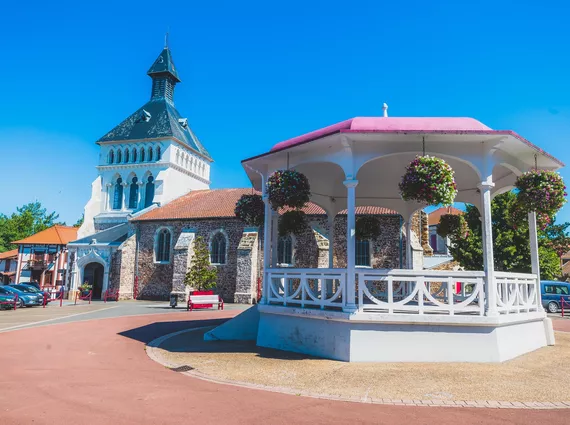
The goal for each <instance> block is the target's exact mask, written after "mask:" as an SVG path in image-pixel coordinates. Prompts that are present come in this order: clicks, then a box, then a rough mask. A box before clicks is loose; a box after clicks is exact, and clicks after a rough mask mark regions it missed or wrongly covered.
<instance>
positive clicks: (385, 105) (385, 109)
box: [382, 103, 388, 117]
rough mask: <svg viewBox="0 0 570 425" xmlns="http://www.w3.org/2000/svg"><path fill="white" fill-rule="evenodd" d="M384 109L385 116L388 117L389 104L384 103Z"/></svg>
mask: <svg viewBox="0 0 570 425" xmlns="http://www.w3.org/2000/svg"><path fill="white" fill-rule="evenodd" d="M382 111H384V116H385V117H387V116H388V104H387V103H384V104H383V105H382Z"/></svg>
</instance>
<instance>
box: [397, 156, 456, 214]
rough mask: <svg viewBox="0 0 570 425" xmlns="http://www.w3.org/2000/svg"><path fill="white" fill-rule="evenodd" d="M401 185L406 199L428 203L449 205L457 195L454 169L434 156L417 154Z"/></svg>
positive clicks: (403, 196)
mask: <svg viewBox="0 0 570 425" xmlns="http://www.w3.org/2000/svg"><path fill="white" fill-rule="evenodd" d="M399 187H400V194H401V195H402V199H403V200H404V201H417V202H420V203H425V204H427V205H440V204H441V205H444V206H449V205H451V204H453V201H454V199H455V197H456V196H457V185H456V184H455V179H454V178H453V169H452V168H451V167H450V166H449V164H448V163H447V162H445V161H444V160H443V159H441V158H436V157H434V156H416V159H414V160H413V161H412V162H411V163H410V165H408V167H407V168H406V174H404V175H403V177H402V181H401V182H400V184H399Z"/></svg>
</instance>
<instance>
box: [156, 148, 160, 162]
mask: <svg viewBox="0 0 570 425" xmlns="http://www.w3.org/2000/svg"><path fill="white" fill-rule="evenodd" d="M160 154H161V151H160V146H157V147H156V160H157V161H160Z"/></svg>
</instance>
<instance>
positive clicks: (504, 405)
mask: <svg viewBox="0 0 570 425" xmlns="http://www.w3.org/2000/svg"><path fill="white" fill-rule="evenodd" d="M214 327H215V326H202V327H199V328H192V329H185V330H181V331H178V332H173V333H170V334H166V335H163V336H161V337H159V338H156V339H154V340H152V341H151V342H149V343H148V344H147V345H146V347H145V351H146V354H147V356H148V357H149V358H150V359H151V360H153V361H155V362H157V363H158V364H160V365H162V366H165V367H167V368H168V369H171V370H174V369H178V368H181V367H183V366H185V365H180V364H175V363H171V362H169V361H167V360H164V359H163V358H162V356H161V355H160V352H159V351H158V349H159V348H160V345H161V344H162V343H163V342H164V341H166V340H168V339H170V338H173V337H175V336H178V335H181V334H183V333H187V332H194V331H198V330H203V329H213V328H214ZM178 373H181V374H183V375H186V376H190V377H192V378H197V379H201V380H203V381H207V382H212V383H214V384H223V385H231V386H234V387H241V388H248V389H253V390H261V391H269V392H274V393H281V394H288V395H295V396H303V397H310V398H316V399H321V400H332V401H344V402H352V403H366V404H380V405H387V406H415V407H455V408H462V407H470V408H486V409H534V410H552V409H570V401H564V402H538V401H524V402H519V401H496V400H415V399H414V400H407V399H390V398H381V399H376V398H371V397H366V396H365V397H344V396H334V395H330V394H319V393H311V392H308V391H298V390H297V391H295V390H293V389H291V388H286V387H274V386H269V385H261V384H252V383H250V382H242V381H234V380H230V379H223V378H213V377H211V376H208V375H205V374H203V373H201V372H198V371H197V370H188V371H180V372H178Z"/></svg>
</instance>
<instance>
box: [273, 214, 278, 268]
mask: <svg viewBox="0 0 570 425" xmlns="http://www.w3.org/2000/svg"><path fill="white" fill-rule="evenodd" d="M278 225H279V213H278V212H277V211H273V210H271V267H277V260H278V258H277V244H278V243H279V233H278Z"/></svg>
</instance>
